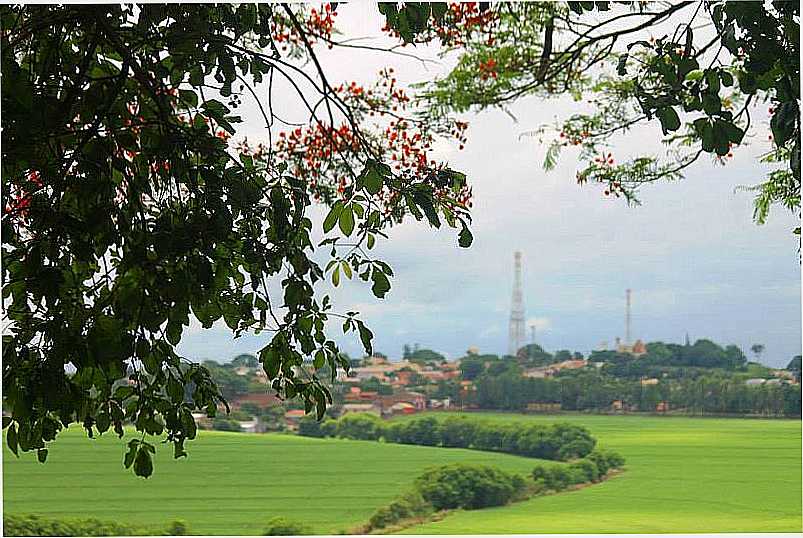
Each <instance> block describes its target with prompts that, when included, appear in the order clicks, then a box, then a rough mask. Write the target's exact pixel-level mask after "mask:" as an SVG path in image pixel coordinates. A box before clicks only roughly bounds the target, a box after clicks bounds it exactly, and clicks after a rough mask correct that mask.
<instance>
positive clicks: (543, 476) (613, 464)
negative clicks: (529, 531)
mask: <svg viewBox="0 0 803 538" xmlns="http://www.w3.org/2000/svg"><path fill="white" fill-rule="evenodd" d="M624 463H625V460H624V458H623V457H622V456H620V455H619V454H617V453H616V452H612V451H609V450H605V451H603V450H595V451H593V452H592V453H591V454H589V455H588V456H586V457H585V458H583V459H581V460H579V461H576V462H574V463H569V464H566V465H551V466H545V465H539V466H537V467H536V468H535V469H533V472H532V477H533V480H534V481H535V483H536V484H537V485H543V487H544V488H545V489H548V490H553V491H562V490H564V489H566V488H568V487H570V486H575V485H578V484H587V483H590V482H598V481H599V480H601V479H602V478H604V477H605V475H606V474H607V473H608V471H611V470H614V469H619V468H620V467H622V466H623V465H624Z"/></svg>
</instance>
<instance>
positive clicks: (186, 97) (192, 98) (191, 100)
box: [178, 90, 198, 107]
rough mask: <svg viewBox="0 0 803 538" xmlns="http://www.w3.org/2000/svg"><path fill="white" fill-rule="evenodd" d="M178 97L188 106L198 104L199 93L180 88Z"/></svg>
mask: <svg viewBox="0 0 803 538" xmlns="http://www.w3.org/2000/svg"><path fill="white" fill-rule="evenodd" d="M178 97H179V99H180V100H181V101H184V103H185V104H186V105H187V106H188V107H196V106H198V94H197V93H195V91H194V90H179V91H178Z"/></svg>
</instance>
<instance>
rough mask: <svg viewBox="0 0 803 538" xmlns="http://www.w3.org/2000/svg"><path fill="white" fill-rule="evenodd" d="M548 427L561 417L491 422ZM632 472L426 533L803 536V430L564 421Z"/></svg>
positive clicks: (682, 421)
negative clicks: (613, 453) (622, 458)
mask: <svg viewBox="0 0 803 538" xmlns="http://www.w3.org/2000/svg"><path fill="white" fill-rule="evenodd" d="M487 416H488V418H491V417H493V418H495V419H497V420H522V421H537V422H547V421H554V420H556V417H524V416H521V415H503V414H493V415H487ZM559 419H560V420H566V421H568V422H573V423H578V424H583V425H585V426H587V427H588V428H589V429H590V430H591V432H592V434H593V435H595V436H596V437H597V439H598V440H599V444H600V446H603V447H607V448H611V449H614V450H616V451H618V452H620V453H621V454H622V455H623V456H625V458H626V459H627V465H626V470H625V472H624V473H622V474H621V475H620V476H617V477H615V478H613V479H611V480H609V481H607V482H604V483H602V484H598V485H595V486H592V487H588V488H584V489H581V490H578V491H573V492H568V493H562V494H559V495H552V496H546V497H538V498H535V499H531V500H529V501H525V502H522V503H518V504H514V505H510V506H506V507H503V508H495V509H488V510H482V511H475V512H468V511H464V512H457V513H454V514H451V515H449V516H447V517H446V518H444V519H443V520H442V521H439V522H435V523H429V524H426V525H421V526H418V527H414V528H411V529H408V530H407V531H406V532H408V533H419V534H468V533H471V534H494V533H664V532H672V533H686V532H738V531H741V532H747V531H749V532H800V531H801V526H802V523H801V422H800V421H791V420H783V421H780V420H751V419H709V418H706V419H695V418H680V417H640V416H613V417H611V416H565V417H564V416H562V417H560V418H559Z"/></svg>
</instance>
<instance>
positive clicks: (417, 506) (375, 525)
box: [367, 491, 434, 531]
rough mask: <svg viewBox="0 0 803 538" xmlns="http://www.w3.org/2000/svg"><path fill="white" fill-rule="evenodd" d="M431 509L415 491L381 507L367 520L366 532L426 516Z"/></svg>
mask: <svg viewBox="0 0 803 538" xmlns="http://www.w3.org/2000/svg"><path fill="white" fill-rule="evenodd" d="M433 510H434V509H433V507H432V505H431V504H429V503H428V502H427V501H425V500H424V497H422V496H421V494H420V493H419V492H417V491H413V492H410V493H407V494H406V495H403V496H401V497H399V498H398V499H395V500H394V501H393V502H391V503H390V504H389V505H387V506H383V507H382V508H380V509H379V510H377V511H376V512H374V515H372V516H371V519H369V520H368V529H367V530H368V531H372V530H375V529H382V528H385V527H387V526H389V525H393V524H395V523H398V522H400V521H402V520H405V519H411V518H414V517H424V516H428V515H429V514H431V513H432V512H433Z"/></svg>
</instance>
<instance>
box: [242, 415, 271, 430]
mask: <svg viewBox="0 0 803 538" xmlns="http://www.w3.org/2000/svg"><path fill="white" fill-rule="evenodd" d="M239 424H240V431H242V432H245V433H263V432H264V431H265V427H264V424H262V423H261V422H260V420H259V419H258V418H255V419H253V420H241V421H239Z"/></svg>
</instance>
